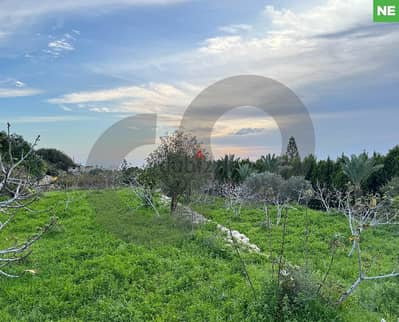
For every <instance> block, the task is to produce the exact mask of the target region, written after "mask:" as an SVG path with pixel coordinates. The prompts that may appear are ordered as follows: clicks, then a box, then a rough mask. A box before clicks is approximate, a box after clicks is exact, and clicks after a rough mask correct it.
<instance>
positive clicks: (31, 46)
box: [0, 0, 399, 163]
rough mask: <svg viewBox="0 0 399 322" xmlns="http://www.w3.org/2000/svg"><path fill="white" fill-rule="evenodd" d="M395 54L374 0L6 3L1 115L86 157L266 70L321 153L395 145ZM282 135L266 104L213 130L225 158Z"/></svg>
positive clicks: (2, 9)
mask: <svg viewBox="0 0 399 322" xmlns="http://www.w3.org/2000/svg"><path fill="white" fill-rule="evenodd" d="M398 50H399V25H398V24H375V23H373V22H372V2H371V1H369V0H319V1H288V0H284V1H260V0H250V1H239V0H219V1H214V0H69V1H61V2H59V1H57V2H56V1H52V0H38V1H31V0H20V1H14V0H3V1H1V2H0V122H1V124H3V128H4V127H5V123H6V122H10V123H12V126H13V130H14V131H15V132H17V133H19V134H23V135H24V136H26V137H27V138H30V139H32V138H33V137H34V136H35V135H36V134H41V136H42V141H41V146H43V147H56V148H59V149H61V150H64V151H65V152H66V153H68V154H70V155H71V156H73V157H74V158H75V160H76V161H79V162H85V160H86V157H87V155H88V153H89V151H90V149H91V146H92V145H93V144H94V142H95V141H96V139H97V138H98V137H99V136H100V135H101V133H103V132H104V131H105V130H106V129H107V128H109V127H110V126H112V125H113V124H114V123H115V122H117V121H118V120H121V119H123V118H125V117H128V116H132V115H135V114H138V113H148V112H151V113H156V114H157V117H158V123H157V134H158V135H164V134H166V133H168V132H170V131H172V130H173V129H174V128H176V127H178V126H179V123H180V120H181V117H182V115H183V113H184V111H185V109H186V107H187V106H188V105H189V104H190V102H191V101H192V100H193V99H194V98H195V97H196V96H197V95H198V94H199V93H200V92H201V91H202V90H203V89H204V88H206V87H207V86H209V85H211V84H213V83H215V82H216V81H219V80H221V79H224V78H226V77H229V76H234V75H240V74H255V75H261V76H265V77H269V78H273V79H275V80H278V81H279V82H281V83H283V84H285V85H286V86H288V87H289V88H290V89H292V90H293V91H294V92H295V93H296V94H297V95H298V97H299V98H300V99H301V100H302V102H303V103H304V104H305V106H306V107H307V109H308V110H309V114H310V116H311V118H312V120H313V123H314V128H315V134H316V154H317V156H318V157H319V158H325V157H327V156H328V155H330V156H331V157H334V158H335V157H336V156H338V155H340V154H341V153H346V154H350V153H358V152H361V151H363V150H367V151H369V152H373V151H378V152H386V151H387V150H388V149H389V148H391V147H392V146H394V145H396V144H398V143H399V131H398V130H397V124H398V121H399V108H398V102H399V91H398V85H399V70H398V67H399V61H398V59H397V58H398ZM281 144H282V142H281V135H280V133H279V130H278V126H277V124H276V123H275V121H274V120H273V119H272V118H271V117H270V116H268V115H266V114H264V112H261V111H260V110H258V109H256V107H248V106H246V107H238V108H237V109H236V110H234V111H232V112H229V113H227V114H226V115H224V116H223V117H221V118H220V119H219V120H218V122H217V123H216V125H215V127H214V129H213V137H212V149H213V152H214V153H215V154H216V155H222V154H223V153H228V152H230V153H235V154H237V155H240V156H242V157H251V158H255V157H258V156H260V155H262V154H265V153H268V152H275V153H279V152H280V150H281ZM152 148H153V147H152V146H147V147H142V148H140V149H138V150H136V151H135V152H134V153H132V155H131V156H130V158H131V160H134V161H135V162H138V163H140V162H141V160H143V158H144V155H145V153H146V152H148V151H150V150H151V149H152Z"/></svg>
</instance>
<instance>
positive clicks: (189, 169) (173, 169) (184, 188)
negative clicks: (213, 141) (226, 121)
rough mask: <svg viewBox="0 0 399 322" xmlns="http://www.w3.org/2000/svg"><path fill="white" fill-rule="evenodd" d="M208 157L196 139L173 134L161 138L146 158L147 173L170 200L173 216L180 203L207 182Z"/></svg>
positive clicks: (188, 135)
mask: <svg viewBox="0 0 399 322" xmlns="http://www.w3.org/2000/svg"><path fill="white" fill-rule="evenodd" d="M206 159H207V154H206V153H204V152H203V149H202V147H201V144H200V143H199V142H198V141H197V138H196V137H195V136H193V135H191V134H189V133H184V132H183V131H179V130H178V131H175V132H174V133H172V134H171V135H169V136H165V137H162V138H161V144H160V145H159V146H158V148H157V149H156V150H155V151H153V152H152V153H151V154H150V155H149V156H148V158H147V165H146V167H147V169H148V170H149V171H150V172H151V174H152V175H153V176H154V177H156V178H157V179H158V180H159V184H160V187H161V189H162V191H163V192H164V193H165V194H166V195H167V196H168V197H170V198H171V204H170V210H171V212H175V210H176V207H177V204H178V202H179V199H180V198H181V197H182V196H184V195H186V196H189V195H190V194H191V191H192V190H193V189H194V188H195V187H196V186H199V185H200V184H202V183H204V182H205V181H206V179H207V173H208V162H207V160H206Z"/></svg>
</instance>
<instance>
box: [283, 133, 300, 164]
mask: <svg viewBox="0 0 399 322" xmlns="http://www.w3.org/2000/svg"><path fill="white" fill-rule="evenodd" d="M286 155H287V157H288V162H291V161H293V160H295V159H300V157H299V152H298V146H297V145H296V141H295V138H294V137H293V136H291V137H290V138H289V140H288V146H287V152H286Z"/></svg>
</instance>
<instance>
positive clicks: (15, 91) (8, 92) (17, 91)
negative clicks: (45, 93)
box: [0, 88, 42, 98]
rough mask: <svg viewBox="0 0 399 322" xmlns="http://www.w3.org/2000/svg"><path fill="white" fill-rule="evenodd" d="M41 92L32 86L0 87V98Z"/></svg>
mask: <svg viewBox="0 0 399 322" xmlns="http://www.w3.org/2000/svg"><path fill="white" fill-rule="evenodd" d="M41 93H42V91H41V90H38V89H34V88H26V89H21V88H0V98H9V97H23V96H33V95H38V94H41Z"/></svg>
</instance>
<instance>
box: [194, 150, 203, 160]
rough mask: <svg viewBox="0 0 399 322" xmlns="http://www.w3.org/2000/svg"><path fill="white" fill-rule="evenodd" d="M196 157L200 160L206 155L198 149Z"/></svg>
mask: <svg viewBox="0 0 399 322" xmlns="http://www.w3.org/2000/svg"><path fill="white" fill-rule="evenodd" d="M195 157H196V158H197V159H199V160H202V159H205V155H204V154H203V153H202V151H201V150H198V151H197V153H196V154H195Z"/></svg>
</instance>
